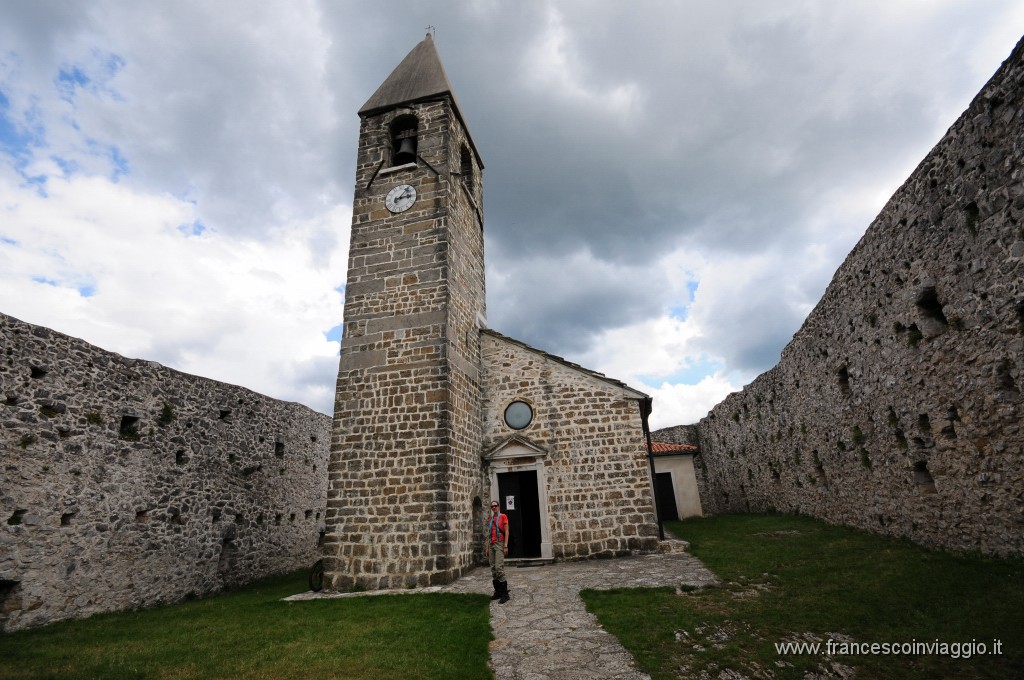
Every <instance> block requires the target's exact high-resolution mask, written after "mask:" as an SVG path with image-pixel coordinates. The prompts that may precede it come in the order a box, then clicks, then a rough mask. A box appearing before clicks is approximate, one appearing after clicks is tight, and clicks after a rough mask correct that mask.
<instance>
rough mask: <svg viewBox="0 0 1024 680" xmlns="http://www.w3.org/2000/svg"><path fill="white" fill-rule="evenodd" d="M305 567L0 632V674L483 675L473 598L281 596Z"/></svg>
mask: <svg viewBox="0 0 1024 680" xmlns="http://www.w3.org/2000/svg"><path fill="white" fill-rule="evenodd" d="M305 579H306V574H305V573H304V572H303V573H300V574H292V575H289V576H281V577H277V578H272V579H269V580H266V581H263V582H260V583H258V584H255V585H252V586H249V587H246V588H244V589H241V590H237V591H234V592H229V593H225V594H222V595H219V596H217V597H213V598H210V599H206V600H199V601H194V602H188V603H183V604H176V605H169V606H165V607H159V608H155V609H149V610H144V611H138V612H128V613H121V614H104V615H100V616H94V617H92V618H90V619H86V620H83V621H66V622H61V623H55V624H52V625H49V626H46V627H44V628H38V629H34V630H27V631H19V632H16V633H8V634H0V678H5V679H7V678H117V679H121V678H288V679H289V680H291V679H301V678H318V679H319V678H375V679H376V678H438V679H444V680H449V679H450V678H481V679H483V678H491V677H492V676H491V673H490V670H489V669H488V667H487V658H488V653H487V645H488V643H489V642H490V641H491V639H492V635H491V627H490V619H489V609H488V602H489V600H488V598H487V596H485V595H455V594H422V595H416V594H411V595H394V596H378V597H362V598H349V599H335V600H318V601H313V602H282V601H281V598H283V597H287V596H288V595H293V594H295V593H299V592H302V591H304V590H306V580H305Z"/></svg>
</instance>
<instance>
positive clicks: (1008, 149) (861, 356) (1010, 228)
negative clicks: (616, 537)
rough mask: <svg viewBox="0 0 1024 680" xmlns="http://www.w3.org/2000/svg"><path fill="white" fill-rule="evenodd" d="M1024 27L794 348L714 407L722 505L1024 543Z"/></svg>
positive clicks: (710, 451)
mask: <svg viewBox="0 0 1024 680" xmlns="http://www.w3.org/2000/svg"><path fill="white" fill-rule="evenodd" d="M1022 370H1024V41H1022V43H1020V44H1018V45H1017V47H1016V49H1015V50H1014V51H1013V54H1012V55H1011V56H1010V58H1009V59H1008V60H1007V61H1006V62H1004V64H1003V65H1002V67H1001V68H1000V69H999V70H998V71H997V73H996V74H995V75H994V76H993V78H992V79H991V80H990V81H989V83H988V84H987V85H986V86H985V88H984V89H983V90H982V91H981V93H980V94H979V95H978V96H977V97H976V98H975V99H974V101H973V102H972V103H971V105H970V107H969V108H968V109H967V111H966V112H965V113H964V114H963V115H962V116H961V117H960V118H959V120H957V121H956V123H955V124H954V125H953V126H952V127H951V128H950V129H949V131H948V132H947V133H946V135H945V137H943V139H942V140H941V141H940V142H939V144H938V145H937V146H936V147H935V148H934V149H933V150H932V151H931V153H929V154H928V156H927V157H926V158H925V159H924V161H922V162H921V164H920V165H919V166H918V168H917V169H916V170H915V171H914V173H913V174H912V175H911V177H910V178H909V179H908V180H907V182H906V183H905V184H904V185H903V186H902V187H901V188H900V189H899V190H898V191H897V192H896V194H895V195H894V196H893V197H892V199H890V201H889V203H888V204H887V205H886V206H885V208H884V209H883V210H882V212H881V214H880V215H879V216H878V217H877V218H876V219H875V221H874V222H873V223H872V224H871V226H870V227H869V229H868V230H867V232H866V234H865V235H864V237H863V238H862V239H861V241H860V242H859V243H858V244H857V246H856V247H855V248H854V249H853V252H851V253H850V255H849V257H848V258H847V259H846V261H845V262H844V263H843V264H842V266H841V267H840V268H839V270H838V271H837V272H836V274H835V276H834V278H833V279H832V282H831V284H830V285H829V287H828V289H827V290H826V292H825V294H824V296H823V298H822V300H821V301H820V302H819V304H818V305H817V307H815V309H814V310H813V311H812V312H811V314H810V315H809V317H808V318H807V320H806V322H805V323H804V325H803V327H802V328H801V329H800V330H799V332H797V334H796V335H795V336H794V337H793V340H792V342H790V344H789V345H788V346H787V347H786V348H785V350H784V351H783V353H782V358H781V361H780V362H779V364H778V365H777V366H776V367H775V368H773V369H772V370H770V371H768V372H767V373H765V374H763V375H761V376H760V377H758V378H757V379H756V380H755V381H754V382H753V383H752V384H750V385H749V386H748V387H746V388H745V389H744V390H743V391H742V392H739V393H735V394H733V395H730V396H729V397H728V398H727V399H726V400H725V401H723V402H722V403H721V404H719V405H718V406H716V407H715V408H714V410H712V411H711V413H710V414H708V416H707V417H705V418H704V419H703V420H701V421H700V423H699V425H698V430H699V439H700V448H701V453H702V458H703V465H704V466H705V468H706V470H705V471H706V473H707V476H706V478H704V479H703V480H702V482H703V485H704V488H703V489H702V493H701V500H702V502H703V505H704V508H705V511H712V512H727V511H745V510H754V511H763V510H767V509H776V510H780V511H784V512H799V513H805V514H809V515H814V516H816V517H820V518H822V519H825V520H827V521H830V522H835V523H842V524H847V525H852V526H856V527H860V528H863V529H868V530H871V531H875V532H879V533H883V534H891V535H898V536H905V537H908V538H910V539H913V540H914V541H917V542H919V543H922V544H926V545H931V546H938V547H943V548H951V549H963V550H978V551H981V552H984V553H989V554H995V555H1021V554H1024V425H1022V422H1021V416H1022V414H1024V400H1022V396H1021V388H1022V386H1024V375H1022Z"/></svg>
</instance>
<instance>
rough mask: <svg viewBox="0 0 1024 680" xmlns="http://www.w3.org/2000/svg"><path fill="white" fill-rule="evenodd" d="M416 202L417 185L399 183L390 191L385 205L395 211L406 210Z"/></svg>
mask: <svg viewBox="0 0 1024 680" xmlns="http://www.w3.org/2000/svg"><path fill="white" fill-rule="evenodd" d="M415 202H416V187H414V186H412V185H411V184H399V185H398V186H397V187H395V188H393V189H392V190H391V191H389V192H388V196H387V198H385V199H384V205H385V206H386V207H387V209H388V210H390V211H391V212H393V213H400V212H405V211H406V210H408V209H409V208H411V207H412V204H413V203H415Z"/></svg>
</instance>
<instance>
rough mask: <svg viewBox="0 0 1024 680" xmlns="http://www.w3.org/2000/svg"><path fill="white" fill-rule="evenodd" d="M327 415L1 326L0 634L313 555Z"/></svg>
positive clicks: (153, 600) (12, 324)
mask: <svg viewBox="0 0 1024 680" xmlns="http://www.w3.org/2000/svg"><path fill="white" fill-rule="evenodd" d="M329 434H330V417H329V416H326V415H324V414H321V413H316V412H314V411H312V410H310V409H308V408H306V407H305V406H301V405H299V404H294V403H286V402H281V401H276V400H273V399H270V398H267V397H264V396H261V395H259V394H256V393H254V392H252V391H250V390H247V389H244V388H241V387H236V386H234V385H228V384H225V383H220V382H216V381H213V380H208V379H205V378H200V377H197V376H193V375H188V374H185V373H180V372H178V371H174V370H171V369H169V368H166V367H164V366H161V365H159V364H156V363H153V362H147V361H141V360H136V359H126V358H124V357H122V356H119V355H117V354H114V353H112V352H107V351H105V350H102V349H100V348H98V347H95V346H92V345H89V344H88V343H86V342H83V341H82V340H78V339H76V338H72V337H69V336H66V335H62V334H60V333H57V332H55V331H52V330H49V329H46V328H42V327H39V326H34V325H31V324H27V323H24V322H21V321H19V320H17V319H14V318H12V317H9V316H4V315H0V457H2V463H3V464H2V470H0V624H2V627H3V629H4V630H14V629H17V628H24V627H28V626H36V625H41V624H44V623H48V622H50V621H55V620H59V619H65V618H78V617H84V616H89V615H91V614H94V613H98V612H109V611H116V610H123V609H132V608H138V607H146V606H150V605H154V604H157V603H162V602H172V601H176V600H181V599H184V598H188V597H201V596H205V595H209V594H211V593H214V592H216V591H218V590H220V589H221V588H224V587H226V586H236V585H239V584H242V583H246V582H249V581H252V580H255V579H259V578H261V577H264V576H267V575H271V574H274V573H280V572H285V571H289V570H294V569H299V568H303V567H308V566H310V565H312V563H313V562H314V561H315V560H317V559H318V558H319V549H318V546H317V544H318V535H319V530H320V528H321V527H322V525H323V520H324V513H325V510H326V491H327V489H326V486H327V485H326V465H327V448H328V437H329Z"/></svg>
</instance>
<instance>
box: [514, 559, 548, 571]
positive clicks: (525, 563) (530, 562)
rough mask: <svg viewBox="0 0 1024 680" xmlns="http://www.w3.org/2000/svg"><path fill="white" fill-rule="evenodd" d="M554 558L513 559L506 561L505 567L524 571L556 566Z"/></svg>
mask: <svg viewBox="0 0 1024 680" xmlns="http://www.w3.org/2000/svg"><path fill="white" fill-rule="evenodd" d="M554 563H555V560H554V558H552V557H511V558H508V559H506V560H505V566H508V567H515V568H517V569H522V568H524V567H543V566H545V565H548V564H554Z"/></svg>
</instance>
